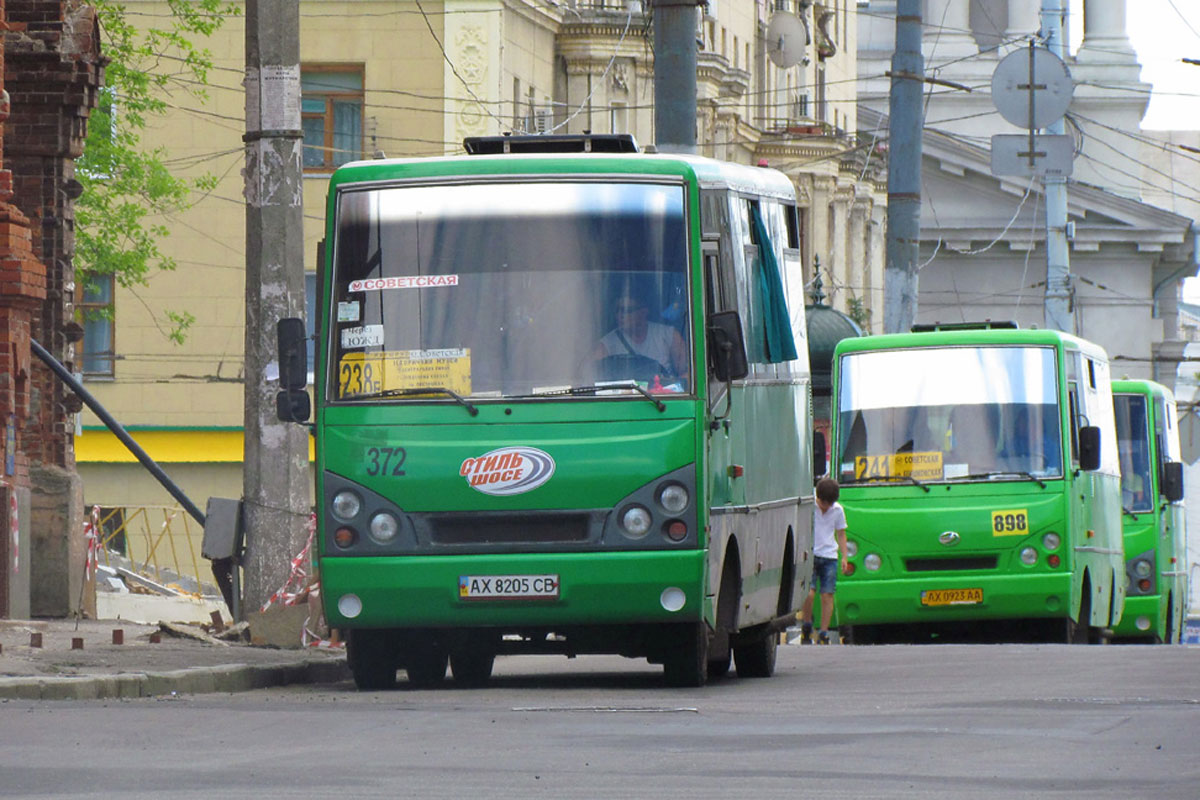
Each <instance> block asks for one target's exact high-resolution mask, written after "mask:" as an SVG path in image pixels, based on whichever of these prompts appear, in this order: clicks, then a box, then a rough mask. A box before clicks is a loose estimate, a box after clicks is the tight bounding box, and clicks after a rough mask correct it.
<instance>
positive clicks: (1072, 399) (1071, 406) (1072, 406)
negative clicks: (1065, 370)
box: [1067, 383, 1079, 465]
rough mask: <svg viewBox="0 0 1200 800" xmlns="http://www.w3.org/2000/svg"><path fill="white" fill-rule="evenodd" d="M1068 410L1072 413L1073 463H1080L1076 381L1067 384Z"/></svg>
mask: <svg viewBox="0 0 1200 800" xmlns="http://www.w3.org/2000/svg"><path fill="white" fill-rule="evenodd" d="M1067 385H1068V387H1069V389H1068V395H1067V405H1068V409H1067V410H1068V412H1069V413H1070V415H1071V463H1072V464H1076V465H1077V464H1079V389H1078V387H1077V386H1076V385H1075V384H1074V383H1070V384H1067Z"/></svg>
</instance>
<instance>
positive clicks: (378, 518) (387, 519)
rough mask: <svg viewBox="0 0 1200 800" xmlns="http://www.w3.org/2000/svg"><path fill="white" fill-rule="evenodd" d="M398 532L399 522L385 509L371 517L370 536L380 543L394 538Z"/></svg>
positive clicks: (385, 542)
mask: <svg viewBox="0 0 1200 800" xmlns="http://www.w3.org/2000/svg"><path fill="white" fill-rule="evenodd" d="M399 532H400V523H399V521H397V519H396V518H395V517H394V516H392V515H391V514H389V513H388V512H386V511H380V512H379V513H378V514H376V515H375V516H373V517H371V538H372V539H374V540H375V541H377V542H379V543H380V544H387V543H388V542H390V541H392V539H395V538H396V534H397V533H399Z"/></svg>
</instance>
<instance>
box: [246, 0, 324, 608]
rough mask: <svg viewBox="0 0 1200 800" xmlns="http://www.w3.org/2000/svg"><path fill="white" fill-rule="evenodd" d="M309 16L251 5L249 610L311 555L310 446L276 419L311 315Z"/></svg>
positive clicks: (286, 0)
mask: <svg viewBox="0 0 1200 800" xmlns="http://www.w3.org/2000/svg"><path fill="white" fill-rule="evenodd" d="M303 136H304V134H303V132H302V130H301V127H300V8H299V4H298V3H297V2H296V1H295V0H247V3H246V135H245V136H244V137H243V141H245V143H246V170H245V176H246V183H245V195H246V340H245V351H246V366H245V381H246V388H245V403H246V408H245V450H244V464H243V472H242V492H243V498H242V499H243V510H242V524H243V530H244V531H245V542H246V552H245V556H244V558H243V560H242V565H243V567H244V568H245V578H246V580H245V589H244V602H243V604H242V607H243V608H247V609H252V610H253V609H258V608H260V607H261V606H262V605H263V603H265V602H266V600H267V598H269V597H270V596H271V594H272V593H273V592H274V591H275V590H277V589H278V588H279V587H281V586H283V585H284V583H285V581H286V580H287V578H288V575H289V573H290V570H291V561H292V558H293V557H294V556H295V555H296V554H297V553H299V552H300V550H301V549H302V548H303V547H304V542H305V537H306V536H307V525H308V516H309V506H310V500H309V495H310V489H309V474H308V436H307V433H306V431H305V429H304V427H303V426H300V425H296V424H293V423H285V422H280V421H279V420H278V419H277V418H276V416H275V393H276V391H277V390H278V388H279V387H278V385H277V384H278V363H277V358H278V356H277V354H276V352H275V350H276V347H277V345H276V334H275V323H276V321H277V320H279V319H281V318H283V317H301V316H303V315H304V307H303V297H304V230H303V217H302V208H301V197H302V191H301V190H302V188H303V187H302V183H301V182H302V177H303V176H302V167H301V147H302V144H303Z"/></svg>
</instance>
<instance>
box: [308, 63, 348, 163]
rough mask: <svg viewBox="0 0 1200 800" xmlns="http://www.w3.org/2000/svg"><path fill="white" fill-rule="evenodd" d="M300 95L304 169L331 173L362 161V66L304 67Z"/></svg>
mask: <svg viewBox="0 0 1200 800" xmlns="http://www.w3.org/2000/svg"><path fill="white" fill-rule="evenodd" d="M300 94H301V98H300V110H301V117H302V124H303V125H304V169H305V170H307V171H312V172H328V171H331V170H333V169H335V168H337V167H340V166H341V165H342V164H345V163H346V162H348V161H355V160H357V159H359V158H361V157H362V147H363V73H362V67H360V66H319V67H316V66H314V67H303V68H302V69H301V75H300Z"/></svg>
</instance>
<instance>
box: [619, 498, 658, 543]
mask: <svg viewBox="0 0 1200 800" xmlns="http://www.w3.org/2000/svg"><path fill="white" fill-rule="evenodd" d="M651 521H652V520H651V519H650V512H649V511H647V510H646V509H644V508H642V507H641V506H630V507H629V508H627V509H625V511H624V512H623V513H622V514H621V527H622V528H624V529H625V533H627V534H628V535H629V536H631V537H633V538H634V539H640V538H642V537H643V536H645V535H646V533H647V532H648V531H649V530H650V523H651Z"/></svg>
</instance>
